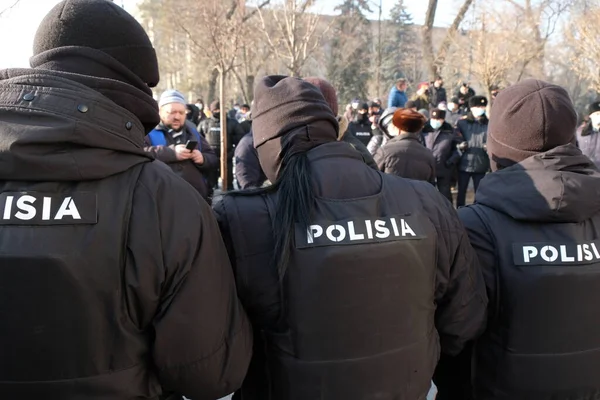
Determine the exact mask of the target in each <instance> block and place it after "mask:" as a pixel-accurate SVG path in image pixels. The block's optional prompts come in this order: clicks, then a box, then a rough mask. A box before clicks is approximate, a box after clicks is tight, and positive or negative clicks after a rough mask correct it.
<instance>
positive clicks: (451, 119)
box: [446, 97, 464, 128]
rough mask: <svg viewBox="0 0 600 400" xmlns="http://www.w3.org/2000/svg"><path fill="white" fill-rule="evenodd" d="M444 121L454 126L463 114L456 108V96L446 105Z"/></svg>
mask: <svg viewBox="0 0 600 400" xmlns="http://www.w3.org/2000/svg"><path fill="white" fill-rule="evenodd" d="M446 108H447V110H446V111H447V112H446V122H447V123H449V124H450V125H451V126H452V127H453V128H456V125H457V124H458V121H459V120H460V119H461V118H462V117H463V116H464V115H462V114H461V113H460V111H459V109H458V97H452V98H451V99H450V101H449V102H448V104H447V105H446Z"/></svg>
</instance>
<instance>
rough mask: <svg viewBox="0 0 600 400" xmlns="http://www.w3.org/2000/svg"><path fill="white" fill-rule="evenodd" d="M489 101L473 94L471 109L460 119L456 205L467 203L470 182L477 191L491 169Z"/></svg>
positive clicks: (460, 205)
mask: <svg viewBox="0 0 600 400" xmlns="http://www.w3.org/2000/svg"><path fill="white" fill-rule="evenodd" d="M487 105H488V101H487V99H486V98H485V97H483V96H473V97H471V99H470V100H469V108H470V111H469V113H468V114H467V117H466V118H465V119H461V120H460V121H458V124H457V126H456V131H457V133H458V135H459V136H460V137H461V139H462V142H461V143H460V144H459V145H458V146H457V148H458V150H459V151H460V153H461V159H460V163H459V165H458V196H457V198H456V206H457V207H462V206H464V205H465V201H466V197H467V189H468V187H469V182H470V181H471V179H473V188H474V189H475V192H477V188H478V187H479V182H480V181H481V180H482V179H483V177H484V176H485V174H486V173H487V172H488V171H489V169H490V160H489V158H488V155H487V152H486V142H487V128H488V118H487V117H486V115H485V112H486V111H485V110H486V107H487Z"/></svg>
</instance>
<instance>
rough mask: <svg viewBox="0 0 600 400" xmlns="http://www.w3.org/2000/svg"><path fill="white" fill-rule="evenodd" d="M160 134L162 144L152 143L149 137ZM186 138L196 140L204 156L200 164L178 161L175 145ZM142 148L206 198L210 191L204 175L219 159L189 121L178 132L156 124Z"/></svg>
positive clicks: (214, 167)
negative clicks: (162, 140)
mask: <svg viewBox="0 0 600 400" xmlns="http://www.w3.org/2000/svg"><path fill="white" fill-rule="evenodd" d="M156 134H158V135H161V136H162V138H164V145H163V144H161V145H153V144H152V142H151V137H152V136H153V135H156ZM188 140H195V141H197V142H198V147H197V149H198V150H200V152H201V153H202V156H203V157H204V163H203V164H202V165H199V164H196V163H195V162H193V161H192V160H183V161H180V160H178V159H177V154H176V153H175V146H177V145H179V144H186V143H187V142H188ZM144 150H145V151H146V152H147V153H149V154H151V155H152V156H153V157H154V158H156V159H157V160H160V161H162V162H164V163H165V164H167V165H168V166H169V167H170V168H171V170H172V171H173V172H175V174H177V175H178V176H180V177H181V178H183V179H184V180H185V181H186V182H187V183H189V184H190V185H192V186H193V187H194V189H196V190H197V191H198V193H200V195H201V196H202V197H203V198H204V199H208V198H209V197H210V195H211V194H212V191H211V190H210V188H209V187H208V185H207V183H206V177H207V175H208V174H209V173H210V172H211V171H214V170H216V169H217V167H218V163H219V160H218V158H217V155H216V154H215V152H214V150H213V149H212V148H211V147H210V145H209V144H208V142H207V141H206V139H204V137H203V136H202V135H199V134H198V132H197V131H196V128H195V127H194V124H193V123H192V122H191V121H186V123H185V125H184V128H183V129H182V130H181V131H180V132H174V131H173V130H168V129H167V128H166V127H165V126H164V125H162V124H161V125H159V126H157V127H156V128H155V129H154V130H153V131H152V132H150V133H149V134H148V136H146V137H145V139H144Z"/></svg>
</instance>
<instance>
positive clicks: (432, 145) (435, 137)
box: [421, 109, 460, 203]
mask: <svg viewBox="0 0 600 400" xmlns="http://www.w3.org/2000/svg"><path fill="white" fill-rule="evenodd" d="M445 118H446V111H444V110H440V109H434V110H432V111H431V118H430V119H429V121H428V122H427V123H426V124H425V126H424V127H423V131H422V133H421V136H422V138H423V140H422V142H423V143H424V144H425V146H426V147H427V148H428V149H429V150H431V152H432V153H433V157H434V158H435V172H436V186H437V188H438V190H439V191H440V193H441V194H443V195H444V197H446V198H447V199H448V200H450V203H453V199H452V192H451V190H450V186H451V180H452V173H453V171H454V169H455V168H456V163H457V162H458V160H459V159H460V154H459V153H458V150H457V148H456V145H457V144H458V143H459V142H460V140H459V138H458V137H457V136H456V134H455V133H454V129H453V128H452V126H451V125H450V124H449V123H447V122H446V121H445Z"/></svg>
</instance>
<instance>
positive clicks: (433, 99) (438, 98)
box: [429, 85, 447, 108]
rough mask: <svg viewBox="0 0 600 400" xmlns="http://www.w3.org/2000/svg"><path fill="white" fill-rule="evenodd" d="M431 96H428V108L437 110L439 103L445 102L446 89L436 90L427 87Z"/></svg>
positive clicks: (433, 87)
mask: <svg viewBox="0 0 600 400" xmlns="http://www.w3.org/2000/svg"><path fill="white" fill-rule="evenodd" d="M429 90H430V92H431V94H430V95H429V107H430V108H437V107H438V105H439V104H440V103H441V102H447V98H446V89H445V88H443V87H439V88H436V87H435V86H433V85H431V86H430V87H429Z"/></svg>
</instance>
